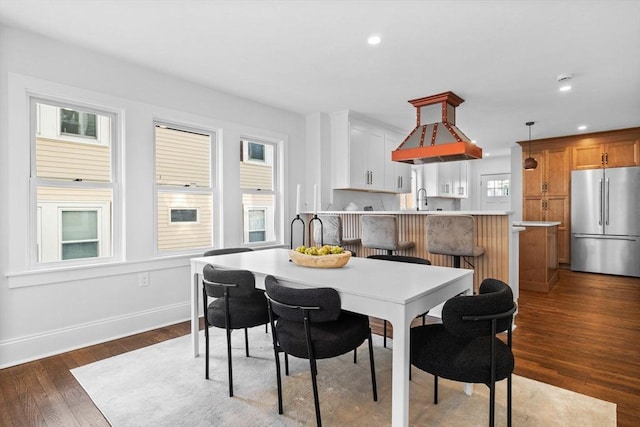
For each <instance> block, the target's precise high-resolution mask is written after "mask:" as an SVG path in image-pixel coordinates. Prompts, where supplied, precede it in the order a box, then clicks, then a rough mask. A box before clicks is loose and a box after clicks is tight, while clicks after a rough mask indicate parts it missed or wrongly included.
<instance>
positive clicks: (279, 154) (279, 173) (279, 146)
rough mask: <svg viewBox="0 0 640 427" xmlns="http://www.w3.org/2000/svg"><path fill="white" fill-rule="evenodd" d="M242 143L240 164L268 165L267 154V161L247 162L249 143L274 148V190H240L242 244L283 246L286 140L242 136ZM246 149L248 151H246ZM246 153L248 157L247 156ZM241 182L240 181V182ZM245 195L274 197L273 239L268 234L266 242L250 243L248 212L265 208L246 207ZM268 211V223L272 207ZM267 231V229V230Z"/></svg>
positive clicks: (272, 161)
mask: <svg viewBox="0 0 640 427" xmlns="http://www.w3.org/2000/svg"><path fill="white" fill-rule="evenodd" d="M240 142H241V144H242V154H243V155H242V157H241V158H240V162H241V163H242V162H246V163H254V164H266V163H268V159H267V155H266V153H265V161H264V162H262V161H246V159H247V156H248V153H247V151H248V148H247V147H248V143H250V142H251V143H256V144H263V145H269V146H271V147H272V159H271V165H272V168H273V171H274V173H273V176H272V187H273V189H272V190H267V189H264V188H256V189H248V188H241V187H240V188H239V190H240V206H241V210H242V218H243V220H242V233H241V237H242V241H241V244H242V245H243V246H248V247H266V246H273V245H278V244H282V242H283V239H284V237H283V223H284V216H283V214H282V212H283V209H282V206H283V201H282V198H283V195H282V191H281V188H282V185H283V179H284V173H285V171H284V170H282V166H281V165H283V164H285V163H284V150H283V147H284V140H278V139H270V138H264V137H256V136H246V135H241V136H240ZM245 148H246V150H245ZM245 153H246V155H245ZM239 181H240V180H239ZM245 195H262V196H264V195H272V196H273V214H272V216H273V237H272V238H269V236H268V233H266V234H267V236H265V239H266V240H264V241H261V242H250V241H249V234H248V228H247V227H245V224H247V223H248V210H249V209H253V208H261V207H264V206H261V205H256V206H250V207H248V206H245V204H244V202H243V199H244V196H245ZM265 208H266V210H267V214H266V221H268V220H269V213H268V210H269V209H271V207H270V206H267V207H265ZM265 230H267V229H265Z"/></svg>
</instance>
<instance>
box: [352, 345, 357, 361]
mask: <svg viewBox="0 0 640 427" xmlns="http://www.w3.org/2000/svg"><path fill="white" fill-rule="evenodd" d="M353 363H358V349H357V348H354V349H353Z"/></svg>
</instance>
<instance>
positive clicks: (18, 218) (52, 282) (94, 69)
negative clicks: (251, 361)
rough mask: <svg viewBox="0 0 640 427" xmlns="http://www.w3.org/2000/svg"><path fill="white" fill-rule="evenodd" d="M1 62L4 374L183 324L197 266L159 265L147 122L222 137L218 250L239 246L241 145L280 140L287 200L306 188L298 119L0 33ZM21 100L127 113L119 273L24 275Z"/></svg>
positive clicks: (24, 113) (288, 213)
mask: <svg viewBox="0 0 640 427" xmlns="http://www.w3.org/2000/svg"><path fill="white" fill-rule="evenodd" d="M0 51H1V52H2V56H1V57H0V93H2V94H3V96H2V99H1V101H0V102H1V103H0V200H1V201H2V209H0V273H1V274H0V367H4V366H10V365H14V364H17V363H20V362H23V361H27V360H31V359H35V358H39V357H42V356H44V355H47V354H54V353H59V352H61V351H66V350H68V349H72V348H78V347H83V346H86V345H88V344H91V343H95V342H101V341H105V340H108V339H111V338H115V337H118V336H124V335H130V334H132V333H135V332H138V331H142V330H148V329H152V328H155V327H158V326H161V325H164V324H171V323H175V322H178V321H183V320H187V319H188V313H189V301H190V293H189V282H190V277H189V267H188V259H189V257H191V256H192V255H191V254H188V255H183V256H179V257H173V258H157V257H155V255H154V247H153V246H154V245H153V235H154V231H153V126H152V120H153V119H154V118H162V119H166V120H172V121H175V122H178V123H185V124H191V125H194V126H200V127H205V128H207V129H212V130H216V131H218V135H219V137H220V139H219V150H218V155H219V156H221V158H224V162H223V163H220V164H221V165H222V166H221V168H220V171H219V174H218V176H217V178H218V180H219V181H218V187H219V189H220V191H219V192H218V193H217V195H216V196H217V198H218V203H219V206H220V212H219V213H220V216H221V222H219V223H218V225H220V224H222V221H223V222H224V227H220V229H219V231H220V232H219V233H218V236H219V237H218V238H217V240H216V244H217V245H219V246H234V245H237V244H239V243H240V242H241V239H242V232H241V218H242V215H240V206H241V203H240V194H239V192H237V191H233V189H235V188H236V187H237V183H238V177H239V150H238V144H239V140H240V138H241V137H246V136H254V137H260V138H266V139H273V140H283V141H285V147H284V167H285V170H286V171H287V175H286V176H285V177H284V180H283V182H284V187H283V189H284V193H285V195H290V194H294V195H295V183H302V184H303V185H306V184H305V183H306V178H307V176H306V173H305V162H304V161H301V159H305V158H306V145H305V136H306V135H305V118H304V117H303V116H300V115H297V114H294V113H290V112H287V111H283V110H280V109H276V108H272V107H270V106H267V105H261V104H258V103H254V102H251V101H249V100H246V99H241V98H238V97H234V96H231V95H228V94H225V93H222V92H219V91H215V90H212V89H209V88H206V87H202V86H198V85H195V84H192V83H189V82H185V81H182V80H179V79H177V78H174V77H171V76H167V75H162V74H159V73H156V72H155V71H153V70H150V69H145V68H142V67H139V66H136V65H133V64H130V63H126V62H123V61H120V60H118V59H115V58H110V57H106V56H102V55H99V54H97V53H95V52H91V51H87V50H84V49H82V48H79V47H75V46H71V45H66V44H62V43H59V42H56V41H53V40H50V39H48V38H45V37H41V36H39V35H35V34H32V33H27V32H22V31H18V30H14V29H11V28H7V27H3V26H0ZM212 54H215V53H212ZM168 60H170V58H168ZM220 66H226V67H233V66H234V64H220ZM27 89H30V90H36V91H38V92H44V93H48V94H52V95H58V96H62V97H70V98H74V97H76V96H78V97H81V98H83V100H87V101H91V102H97V103H99V104H101V105H105V106H108V107H110V108H115V109H117V110H119V111H121V112H122V114H123V117H124V122H125V132H124V135H123V142H122V144H123V147H124V163H123V174H124V184H125V185H124V213H125V215H124V226H125V228H124V232H123V234H124V242H125V248H126V252H125V254H124V260H123V261H124V262H122V263H118V264H117V265H113V266H103V267H99V268H84V269H78V270H72V271H64V270H62V271H50V272H33V271H28V262H27V257H26V255H25V253H26V249H27V246H28V238H27V235H28V234H27V232H28V229H29V224H28V217H29V212H28V206H29V199H28V194H29V191H28V189H29V181H28V178H29V177H28V169H29V166H28V165H29V130H28V109H27V108H26V105H27V97H26V94H25V90H27ZM5 95H6V96H5ZM25 126H27V127H25ZM229 189H231V191H229ZM294 203H295V201H294V200H293V198H290V197H289V198H287V199H286V200H285V204H284V207H286V208H285V210H284V220H283V223H281V224H279V225H278V226H279V227H281V228H282V229H283V230H284V234H285V235H284V241H285V242H287V241H288V232H289V228H288V221H289V219H290V218H291V217H292V215H293V213H294V212H293V210H294V206H293V205H294ZM281 208H282V207H281ZM285 224H286V226H285ZM142 271H150V272H151V274H150V286H148V287H140V286H138V279H137V277H138V273H139V272H142Z"/></svg>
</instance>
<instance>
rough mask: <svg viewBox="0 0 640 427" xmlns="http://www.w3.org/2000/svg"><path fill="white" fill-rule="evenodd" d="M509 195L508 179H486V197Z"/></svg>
mask: <svg viewBox="0 0 640 427" xmlns="http://www.w3.org/2000/svg"><path fill="white" fill-rule="evenodd" d="M508 195H509V180H508V179H497V180H490V181H487V196H488V197H504V196H508Z"/></svg>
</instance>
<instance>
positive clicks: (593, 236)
mask: <svg viewBox="0 0 640 427" xmlns="http://www.w3.org/2000/svg"><path fill="white" fill-rule="evenodd" d="M573 237H574V238H575V239H600V240H624V241H627V242H635V241H637V240H638V238H637V237H625V236H607V235H602V234H599V235H598V234H573Z"/></svg>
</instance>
